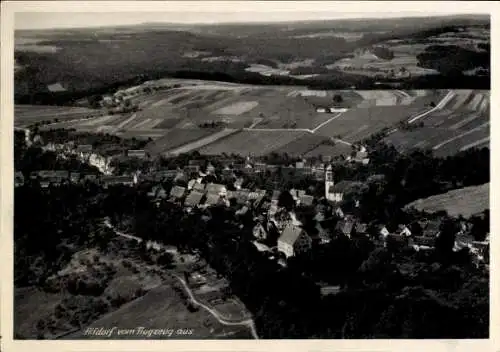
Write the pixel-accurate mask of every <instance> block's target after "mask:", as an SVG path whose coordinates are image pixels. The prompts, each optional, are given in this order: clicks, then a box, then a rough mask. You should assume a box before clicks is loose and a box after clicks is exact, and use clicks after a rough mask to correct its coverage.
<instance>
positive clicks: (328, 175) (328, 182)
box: [325, 164, 334, 200]
mask: <svg viewBox="0 0 500 352" xmlns="http://www.w3.org/2000/svg"><path fill="white" fill-rule="evenodd" d="M333 185H334V182H333V171H332V165H331V164H328V166H327V167H326V169H325V198H326V199H327V200H333V194H331V193H330V189H331V188H333Z"/></svg>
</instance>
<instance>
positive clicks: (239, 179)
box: [233, 177, 245, 190]
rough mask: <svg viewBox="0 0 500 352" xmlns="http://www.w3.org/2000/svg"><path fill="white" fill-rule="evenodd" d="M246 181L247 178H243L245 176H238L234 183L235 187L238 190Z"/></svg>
mask: <svg viewBox="0 0 500 352" xmlns="http://www.w3.org/2000/svg"><path fill="white" fill-rule="evenodd" d="M244 181H245V180H244V179H243V177H240V178H238V179H237V180H236V181H234V184H233V186H234V188H236V189H237V190H239V189H241V187H242V186H243V182H244Z"/></svg>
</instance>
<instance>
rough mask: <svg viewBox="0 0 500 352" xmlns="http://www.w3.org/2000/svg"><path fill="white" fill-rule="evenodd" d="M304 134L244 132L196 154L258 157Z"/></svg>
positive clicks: (270, 131)
mask: <svg viewBox="0 0 500 352" xmlns="http://www.w3.org/2000/svg"><path fill="white" fill-rule="evenodd" d="M306 133H307V132H301V131H272V130H269V131H252V130H245V131H241V132H239V133H236V134H232V135H230V136H229V137H227V138H223V139H220V140H218V141H216V142H215V143H211V144H209V145H207V146H205V147H202V148H200V149H198V152H200V153H201V154H205V155H218V154H223V153H226V154H232V153H234V154H241V155H255V156H260V155H265V154H268V153H271V152H273V151H275V150H278V149H280V148H282V147H283V146H285V145H287V144H288V143H291V142H292V141H294V140H296V139H299V138H301V137H304V135H305V134H306Z"/></svg>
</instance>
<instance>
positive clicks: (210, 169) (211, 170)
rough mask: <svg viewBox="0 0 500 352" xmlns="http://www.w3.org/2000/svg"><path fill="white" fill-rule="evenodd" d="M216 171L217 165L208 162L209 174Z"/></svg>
mask: <svg viewBox="0 0 500 352" xmlns="http://www.w3.org/2000/svg"><path fill="white" fill-rule="evenodd" d="M214 173H215V166H213V165H212V163H210V162H209V163H208V165H207V174H214Z"/></svg>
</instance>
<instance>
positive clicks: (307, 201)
mask: <svg viewBox="0 0 500 352" xmlns="http://www.w3.org/2000/svg"><path fill="white" fill-rule="evenodd" d="M313 203H314V197H313V196H310V195H307V194H304V195H302V196H301V197H300V198H299V205H300V206H302V207H310V206H312V205H313Z"/></svg>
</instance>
